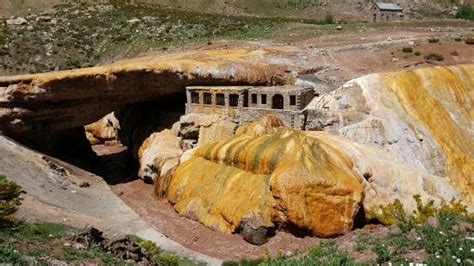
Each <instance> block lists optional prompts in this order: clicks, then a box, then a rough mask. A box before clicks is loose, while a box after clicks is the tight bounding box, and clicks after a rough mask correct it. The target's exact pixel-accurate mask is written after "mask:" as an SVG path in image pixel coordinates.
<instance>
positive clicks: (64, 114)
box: [0, 47, 314, 134]
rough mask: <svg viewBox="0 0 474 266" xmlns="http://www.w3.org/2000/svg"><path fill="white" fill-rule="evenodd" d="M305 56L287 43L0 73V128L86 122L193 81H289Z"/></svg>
mask: <svg viewBox="0 0 474 266" xmlns="http://www.w3.org/2000/svg"><path fill="white" fill-rule="evenodd" d="M302 57H306V59H303V60H302ZM309 57H310V56H307V54H305V52H304V51H303V50H301V49H297V48H285V47H280V48H266V49H257V50H254V49H217V50H200V51H191V52H182V53H176V54H169V55H161V56H152V57H143V58H136V59H131V60H124V61H119V62H117V63H114V64H111V65H107V66H101V67H93V68H83V69H77V70H71V71H61V72H51V73H46V74H36V75H22V76H12V77H0V130H3V131H5V132H10V133H16V134H18V133H26V132H32V131H55V130H63V129H68V128H74V127H78V126H84V125H87V124H89V123H92V122H95V121H97V120H98V119H100V118H101V117H103V116H105V115H106V114H107V113H110V112H111V111H115V110H117V109H119V108H121V107H123V106H125V105H126V104H130V103H136V102H143V101H152V100H156V99H160V98H163V97H165V96H169V95H174V94H177V93H183V92H184V90H185V87H186V86H192V85H200V84H207V85H223V84H225V85H236V84H248V85H271V84H286V83H291V82H292V81H293V80H294V78H295V76H296V75H297V73H298V72H299V71H304V70H307V69H312V68H313V67H314V63H310V62H311V61H310V59H309ZM104 103H106V104H104Z"/></svg>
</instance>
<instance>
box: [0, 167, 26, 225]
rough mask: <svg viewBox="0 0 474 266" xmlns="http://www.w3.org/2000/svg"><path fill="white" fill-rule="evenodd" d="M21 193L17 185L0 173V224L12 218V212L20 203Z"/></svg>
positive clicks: (13, 212)
mask: <svg viewBox="0 0 474 266" xmlns="http://www.w3.org/2000/svg"><path fill="white" fill-rule="evenodd" d="M22 193H23V190H22V189H21V187H20V186H19V185H17V184H16V183H15V182H13V181H10V180H8V179H7V178H6V177H5V176H2V175H0V225H1V224H2V223H5V222H11V221H12V220H14V218H15V217H14V214H15V212H16V211H17V210H18V207H19V206H20V205H21V201H22V198H20V195H21V194H22Z"/></svg>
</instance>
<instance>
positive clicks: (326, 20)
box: [323, 13, 334, 24]
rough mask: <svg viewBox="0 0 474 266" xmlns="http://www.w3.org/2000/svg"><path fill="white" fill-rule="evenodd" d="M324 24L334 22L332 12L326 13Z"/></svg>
mask: <svg viewBox="0 0 474 266" xmlns="http://www.w3.org/2000/svg"><path fill="white" fill-rule="evenodd" d="M323 24H334V17H333V16H332V14H331V13H326V16H325V17H324V20H323Z"/></svg>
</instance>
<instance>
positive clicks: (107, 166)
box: [86, 93, 186, 184]
mask: <svg viewBox="0 0 474 266" xmlns="http://www.w3.org/2000/svg"><path fill="white" fill-rule="evenodd" d="M185 103H186V94H184V93H180V94H174V95H170V96H166V97H161V98H160V99H157V100H153V101H146V102H139V103H133V104H129V105H126V106H124V107H122V108H120V109H119V110H116V111H115V112H114V113H113V114H112V117H110V114H109V115H108V116H106V117H104V118H103V119H102V120H99V121H98V122H96V123H95V124H98V126H97V127H99V128H101V127H102V126H106V128H103V130H104V131H105V133H106V134H107V133H109V132H113V133H114V134H111V136H110V137H112V138H110V139H107V140H105V141H99V142H96V140H95V139H92V141H91V139H89V141H91V148H92V150H93V151H94V152H95V153H96V154H97V156H98V161H99V164H98V167H97V170H96V172H97V174H99V175H100V176H102V177H103V178H104V179H105V180H106V181H107V183H109V184H117V183H123V182H127V181H131V180H134V179H136V178H137V176H136V173H137V170H138V167H139V164H138V152H139V149H140V146H141V145H142V144H143V142H144V141H145V140H146V139H147V138H148V137H149V136H150V135H151V134H153V133H154V132H159V131H162V130H164V129H167V128H168V129H170V128H171V127H172V126H173V124H174V123H175V122H177V121H179V119H180V117H181V116H182V115H184V114H185ZM104 119H105V120H106V121H103V120H104ZM108 120H112V121H108ZM93 125H94V124H93ZM101 125H102V126H101ZM86 128H87V127H86ZM92 128H94V127H92ZM97 133H99V134H100V132H97ZM87 134H88V135H90V131H88V132H87ZM92 137H94V136H92ZM89 138H90V136H89Z"/></svg>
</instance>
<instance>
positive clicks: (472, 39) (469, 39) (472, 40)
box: [466, 37, 474, 45]
mask: <svg viewBox="0 0 474 266" xmlns="http://www.w3.org/2000/svg"><path fill="white" fill-rule="evenodd" d="M466 44H470V45H473V44H474V38H473V37H469V38H467V39H466Z"/></svg>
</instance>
